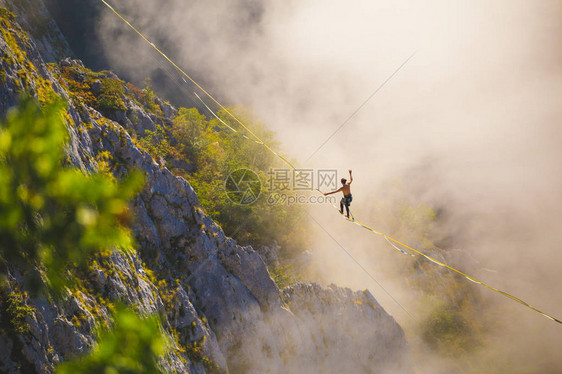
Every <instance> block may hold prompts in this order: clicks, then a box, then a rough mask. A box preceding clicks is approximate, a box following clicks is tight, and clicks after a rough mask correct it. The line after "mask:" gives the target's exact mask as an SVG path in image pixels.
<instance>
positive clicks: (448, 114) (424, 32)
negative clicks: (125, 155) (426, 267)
mask: <svg viewBox="0 0 562 374" xmlns="http://www.w3.org/2000/svg"><path fill="white" fill-rule="evenodd" d="M112 3H113V4H114V5H115V6H116V8H117V9H120V10H123V11H124V13H125V14H126V15H127V16H128V17H130V18H131V19H132V20H133V21H134V23H135V24H136V25H138V26H139V28H140V29H142V30H143V31H145V32H146V33H147V34H148V35H150V36H151V37H152V38H155V40H161V41H164V43H163V49H164V50H165V51H166V52H167V53H169V54H170V55H173V56H174V57H176V58H177V62H178V63H179V64H180V65H181V66H182V67H184V68H185V70H186V71H188V72H189V73H192V74H194V76H196V77H197V78H201V79H202V80H203V82H204V84H205V85H207V87H209V88H210V90H211V91H212V92H213V93H215V94H216V95H217V96H219V97H221V98H223V99H224V100H225V101H226V102H227V103H236V104H243V105H245V106H249V107H251V108H252V109H253V111H254V112H255V114H256V116H257V117H258V118H260V119H261V120H262V121H263V122H265V123H267V124H268V126H269V127H270V128H272V129H273V130H275V131H276V132H277V133H278V138H279V139H280V140H281V141H282V143H283V149H284V150H285V151H286V152H287V153H288V154H290V155H291V156H292V157H295V158H296V159H298V160H299V161H300V162H301V163H303V164H304V161H305V160H306V159H307V158H308V156H309V155H310V154H311V153H312V152H314V151H315V149H316V148H317V147H318V146H319V145H320V144H321V143H322V142H323V141H324V140H325V139H326V138H327V137H328V136H329V135H330V134H331V133H332V131H334V130H335V129H336V128H337V127H338V126H339V125H340V124H341V123H342V122H343V121H344V120H345V119H346V118H347V117H348V116H349V115H350V114H351V113H353V112H354V111H355V110H356V109H357V108H358V107H359V106H360V105H361V103H363V101H364V100H365V99H366V98H367V97H368V96H369V95H371V94H372V93H373V92H374V90H375V89H376V88H377V87H378V86H379V85H380V84H381V83H382V82H383V81H385V80H386V79H387V78H388V77H389V76H390V75H391V74H392V73H393V71H395V69H396V68H397V67H398V66H400V65H401V64H402V63H403V62H404V61H405V60H406V59H407V58H408V56H410V55H411V54H412V53H414V52H416V51H417V52H416V54H415V56H414V57H413V58H412V59H411V60H410V61H409V62H408V63H407V64H406V65H405V66H404V67H403V68H402V69H401V71H400V72H398V73H397V74H396V75H395V77H394V78H393V79H392V80H390V81H389V82H388V83H387V84H386V86H385V87H384V88H383V89H382V90H381V91H380V92H379V93H378V94H377V95H376V96H375V97H374V98H373V99H372V100H371V101H370V102H369V103H368V104H367V105H366V106H365V107H364V108H363V109H362V110H361V111H360V112H359V113H358V115H357V116H356V117H354V118H353V119H352V120H351V121H350V122H349V123H348V124H347V125H346V126H345V127H344V128H343V129H342V131H341V132H339V133H338V135H337V136H335V137H334V138H333V139H332V140H331V141H330V142H329V143H327V144H326V145H325V146H324V147H323V148H322V150H321V151H319V152H318V153H317V154H316V155H315V156H314V158H312V159H311V160H310V161H309V162H308V163H307V164H306V165H305V166H307V167H323V168H337V169H339V171H340V173H343V172H346V171H347V169H349V168H352V169H353V170H354V172H355V177H356V181H355V182H354V185H353V193H354V202H353V204H352V207H353V211H354V213H355V216H356V217H358V218H363V217H366V218H367V219H368V220H369V222H368V223H377V222H383V221H384V219H383V218H381V217H377V213H378V212H376V211H374V210H373V206H374V205H373V204H371V202H372V201H375V200H385V199H391V198H392V196H388V195H386V194H388V193H389V192H388V189H387V188H386V187H385V186H387V185H388V183H389V181H393V180H397V179H400V180H401V181H402V183H403V186H404V187H403V189H404V191H406V192H407V193H408V194H410V195H411V196H412V198H413V201H416V202H424V203H427V204H430V205H431V206H433V207H436V208H441V209H444V210H445V211H446V213H447V214H446V216H445V217H446V220H445V221H444V222H442V225H441V227H440V229H441V230H443V234H444V235H453V236H454V244H455V246H456V247H457V248H459V249H462V250H463V251H466V252H467V253H469V254H470V256H472V257H473V258H474V259H475V260H476V261H479V262H480V263H481V264H482V266H483V267H486V268H488V269H491V270H493V272H489V273H488V274H487V275H486V277H487V279H485V280H487V281H490V282H492V283H494V284H496V285H498V286H499V287H500V288H504V289H506V290H507V291H510V292H513V293H514V294H516V295H518V296H519V297H521V298H523V299H524V300H528V301H529V302H531V303H532V304H533V305H535V306H537V307H540V308H543V309H545V311H547V312H551V313H552V314H555V315H558V317H560V316H562V293H561V292H560V289H559V286H560V284H562V271H560V270H561V269H560V268H561V263H562V262H561V256H560V250H561V249H562V244H561V243H562V225H561V223H560V222H561V219H560V217H562V198H561V192H560V187H561V182H562V162H561V160H562V147H561V145H562V127H561V125H562V124H561V123H560V122H561V119H562V105H561V104H562V102H561V101H562V48H561V47H560V46H561V37H562V1H540V2H539V1H518V0H509V1H508V0H505V1H439V0H435V1H392V2H390V1H387V2H383V1H373V0H357V1H339V0H329V1H326V0H322V1H321V0H302V1H297V0H289V1H287V0H271V1H264V2H261V1H251V0H233V1H208V0H207V1H205V0H194V1H185V0H166V1H156V0H154V1H150V0H145V1H142V6H138V4H139V1H138V0H113V1H112ZM99 25H100V27H99V30H100V33H101V35H102V37H104V40H105V46H106V51H107V53H108V55H109V58H110V60H111V61H112V63H113V64H115V66H118V67H120V68H127V69H129V70H130V72H131V74H137V75H138V76H139V77H143V76H146V75H148V73H149V72H150V71H151V70H152V69H154V68H156V66H155V62H154V59H153V57H152V56H153V54H152V52H151V51H150V49H149V48H147V47H146V46H145V45H142V44H141V42H140V41H139V39H138V37H137V36H136V35H134V34H132V33H130V32H129V31H126V32H124V33H122V34H120V36H119V37H115V35H116V34H115V31H116V30H122V29H123V25H122V24H120V23H118V22H117V21H116V19H115V17H114V16H113V15H111V14H109V13H107V14H106V16H105V17H104V18H102V19H101V20H100V23H99ZM383 193H385V195H383ZM312 214H313V215H314V216H315V217H319V220H320V222H321V224H322V225H324V226H325V227H326V228H328V229H329V230H330V231H331V232H333V234H334V235H335V236H336V237H337V238H338V240H339V241H340V242H341V243H342V244H344V245H345V246H347V247H348V249H349V250H350V251H351V252H353V253H354V254H355V255H356V256H357V258H359V259H361V261H363V262H364V265H365V267H367V268H369V269H372V271H373V273H374V274H376V275H377V277H380V279H379V280H380V281H381V283H383V284H385V285H386V286H387V287H388V289H389V290H391V291H392V292H394V293H396V296H397V297H398V298H400V299H401V300H403V301H404V302H405V303H408V299H409V297H408V295H407V294H408V292H407V290H406V289H404V284H403V282H401V280H400V279H399V278H398V279H397V278H396V277H393V276H392V274H388V271H386V272H385V267H384V266H383V265H384V264H385V261H397V262H398V264H399V263H400V261H401V259H400V257H399V256H400V255H399V254H394V253H393V252H392V250H391V249H389V247H388V245H386V244H385V243H384V241H382V240H381V239H380V238H378V237H375V236H372V235H370V234H368V233H367V232H364V231H361V230H360V229H358V228H356V226H351V225H348V226H345V225H344V221H342V220H340V219H339V217H337V213H335V212H333V211H332V210H329V208H326V207H315V208H314V209H312ZM377 252H380V253H386V254H389V255H388V256H387V255H386V254H385V255H381V256H383V257H382V258H384V259H383V260H377V258H376V257H375V258H373V253H377ZM313 253H314V255H315V258H317V261H316V262H317V264H318V266H317V269H318V271H319V272H320V273H322V272H324V274H325V275H327V276H325V278H326V279H330V280H332V281H334V282H335V283H338V284H340V285H345V286H351V287H353V288H359V289H360V288H369V289H372V291H373V293H374V294H375V296H376V297H377V298H379V299H380V300H381V303H382V304H383V305H384V306H385V308H387V309H389V310H390V311H391V312H392V313H393V314H394V315H396V317H397V318H398V320H399V321H404V318H405V316H404V315H403V313H402V312H401V311H400V310H399V309H398V307H397V306H396V305H395V304H394V303H393V302H392V301H391V300H389V299H388V297H386V296H385V295H384V293H382V292H381V290H380V289H379V288H378V287H377V286H376V284H374V282H372V281H371V280H370V279H368V278H367V277H366V276H364V275H363V274H362V273H361V271H360V270H359V269H358V268H357V266H356V265H355V264H354V263H352V262H351V261H349V259H348V258H347V257H346V255H345V254H344V253H343V252H342V251H341V250H339V249H338V248H337V247H336V246H335V244H334V243H333V242H331V241H330V240H329V238H326V237H324V238H321V239H319V242H318V243H317V245H316V246H315V247H314V248H313ZM387 257H389V258H395V260H387V259H386V258H387ZM377 261H378V262H377ZM483 293H485V294H486V293H487V291H483ZM498 299H501V297H500V296H498V297H495V296H491V300H492V301H498ZM498 303H500V304H501V306H499V308H500V307H501V308H506V309H505V310H507V311H508V312H509V313H510V317H509V318H513V319H514V321H516V325H517V330H516V332H515V335H517V334H519V333H520V334H521V335H522V336H525V339H526V341H529V342H532V344H533V345H534V347H539V348H540V349H543V348H544V347H546V348H544V350H543V351H542V352H543V354H544V357H546V358H545V359H544V362H546V363H544V362H543V364H544V365H545V366H543V368H548V367H554V366H552V365H560V361H559V359H558V361H556V360H557V359H556V358H555V356H556V353H555V352H556V351H555V348H553V347H556V346H557V347H558V351H559V348H560V345H561V344H562V339H561V338H560V336H562V334H560V332H561V331H562V330H561V327H560V326H556V325H555V324H553V323H552V322H550V321H548V320H547V319H544V318H543V317H540V316H539V315H536V314H535V313H533V312H531V311H529V310H526V309H524V308H523V307H520V306H518V305H517V304H515V303H513V302H510V301H507V303H504V302H503V301H498ZM502 310H504V309H502ZM557 329H558V330H557ZM510 336H511V335H510ZM522 339H523V338H519V339H514V340H513V339H511V340H512V341H513V350H514V352H519V353H521V354H523V352H525V354H528V355H530V354H531V353H529V352H533V349H529V348H528V346H526V345H525V344H524V343H523V340H522ZM499 344H500V343H498V345H499ZM543 344H544V346H543ZM539 348H535V350H538V349H539ZM514 354H515V355H516V354H517V353H514ZM521 357H525V356H524V355H523V356H521ZM548 365H551V366H548ZM557 367H559V366H557Z"/></svg>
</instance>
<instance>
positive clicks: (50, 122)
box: [0, 99, 143, 291]
mask: <svg viewBox="0 0 562 374" xmlns="http://www.w3.org/2000/svg"><path fill="white" fill-rule="evenodd" d="M64 113H65V112H64V108H63V105H62V104H61V103H58V104H53V105H48V106H46V107H45V108H44V110H43V111H41V110H40V109H39V108H38V106H37V105H36V104H35V102H33V101H32V100H31V99H23V100H22V102H21V104H20V105H19V107H18V108H17V109H14V110H12V111H10V112H9V113H8V116H7V119H6V120H5V121H4V122H3V123H2V124H1V125H0V211H1V212H2V214H1V215H0V264H1V265H2V270H3V271H2V272H4V271H5V270H6V269H7V266H8V264H9V265H14V266H16V265H17V266H19V268H20V269H24V270H29V272H28V275H34V276H32V277H31V278H29V279H31V280H32V281H34V284H35V287H38V286H39V281H40V279H41V278H42V277H41V276H40V275H39V274H38V273H37V272H36V271H34V269H36V268H37V267H38V266H39V268H41V265H42V266H43V269H44V271H45V274H46V279H47V281H48V283H49V284H50V286H51V289H52V290H53V291H60V290H62V289H63V287H64V286H65V285H68V284H70V283H71V282H72V277H70V276H69V273H68V268H69V266H75V265H77V266H83V265H85V264H86V262H87V258H88V255H89V254H90V253H92V252H95V251H99V250H102V249H106V248H113V247H120V248H123V249H127V248H130V247H131V246H132V244H133V242H132V237H131V235H130V233H129V230H128V229H127V228H126V226H125V224H126V223H127V221H128V218H129V213H128V200H129V199H130V198H131V197H133V196H134V195H135V194H136V193H137V192H138V191H139V190H140V188H141V186H142V183H143V181H142V179H143V178H142V176H141V175H140V173H137V172H132V173H130V175H129V176H128V177H127V178H125V179H124V180H123V181H122V182H121V183H116V182H115V181H114V180H113V179H112V178H110V177H108V176H106V175H103V174H93V175H85V174H84V173H82V172H81V171H79V170H77V169H74V168H71V167H63V164H62V163H63V161H62V160H63V158H64V145H65V139H66V138H67V133H66V129H65V126H64V122H63V118H64Z"/></svg>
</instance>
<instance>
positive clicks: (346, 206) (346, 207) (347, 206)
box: [345, 204, 349, 218]
mask: <svg viewBox="0 0 562 374" xmlns="http://www.w3.org/2000/svg"><path fill="white" fill-rule="evenodd" d="M345 211H346V212H347V218H349V204H345Z"/></svg>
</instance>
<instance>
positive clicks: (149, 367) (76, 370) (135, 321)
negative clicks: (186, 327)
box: [56, 306, 168, 374]
mask: <svg viewBox="0 0 562 374" xmlns="http://www.w3.org/2000/svg"><path fill="white" fill-rule="evenodd" d="M96 340H97V343H96V345H95V346H94V347H93V349H92V350H91V351H90V353H89V354H88V355H86V356H84V357H82V358H79V359H76V360H73V361H69V362H65V363H63V364H61V365H59V366H58V367H57V370H56V373H57V374H114V373H115V374H117V373H119V374H129V373H130V374H152V373H154V374H156V373H161V372H162V371H161V370H160V369H159V367H158V359H159V357H161V356H162V355H163V354H164V353H165V352H166V351H167V346H168V340H167V338H166V337H165V336H164V334H163V333H162V332H161V330H160V323H159V320H158V318H157V317H155V316H152V317H148V318H141V317H139V316H138V315H137V314H136V313H135V312H133V311H131V310H129V309H126V308H124V307H123V306H117V307H116V310H115V312H114V313H113V328H112V329H111V330H108V329H101V330H99V331H98V336H97V339H96Z"/></svg>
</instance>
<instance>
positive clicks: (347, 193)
mask: <svg viewBox="0 0 562 374" xmlns="http://www.w3.org/2000/svg"><path fill="white" fill-rule="evenodd" d="M351 182H353V175H351V170H349V182H348V181H347V179H345V178H342V179H341V184H342V186H341V188H339V189H337V190H335V191H332V192H326V193H325V194H324V196H327V195H331V194H333V193H337V192H340V191H341V192H342V193H343V198H342V199H341V201H340V213H341V214H343V207H344V205H345V210H346V212H347V215H346V217H347V218H349V204H351V200H352V199H353V198H352V197H351V186H350V185H351Z"/></svg>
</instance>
